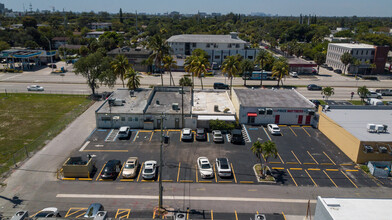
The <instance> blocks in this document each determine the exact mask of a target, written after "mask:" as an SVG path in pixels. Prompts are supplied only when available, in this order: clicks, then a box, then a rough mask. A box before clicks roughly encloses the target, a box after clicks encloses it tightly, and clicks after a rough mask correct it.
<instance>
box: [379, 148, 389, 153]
mask: <svg viewBox="0 0 392 220" xmlns="http://www.w3.org/2000/svg"><path fill="white" fill-rule="evenodd" d="M378 151H379V152H380V153H383V154H386V153H388V149H387V148H386V147H384V146H381V147H378Z"/></svg>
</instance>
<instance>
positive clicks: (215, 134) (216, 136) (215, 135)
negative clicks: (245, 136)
mask: <svg viewBox="0 0 392 220" xmlns="http://www.w3.org/2000/svg"><path fill="white" fill-rule="evenodd" d="M212 140H213V141H214V142H215V143H223V135H222V132H221V131H219V130H213V131H212Z"/></svg>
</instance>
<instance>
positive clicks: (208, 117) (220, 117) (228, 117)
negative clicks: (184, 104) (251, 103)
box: [197, 115, 235, 121]
mask: <svg viewBox="0 0 392 220" xmlns="http://www.w3.org/2000/svg"><path fill="white" fill-rule="evenodd" d="M217 119H218V120H221V121H235V117H234V115H199V116H197V120H198V121H209V120H217Z"/></svg>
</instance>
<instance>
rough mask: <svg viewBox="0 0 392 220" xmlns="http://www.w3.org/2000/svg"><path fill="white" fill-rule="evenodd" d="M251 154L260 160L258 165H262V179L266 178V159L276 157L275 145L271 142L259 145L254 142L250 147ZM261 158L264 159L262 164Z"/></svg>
mask: <svg viewBox="0 0 392 220" xmlns="http://www.w3.org/2000/svg"><path fill="white" fill-rule="evenodd" d="M251 151H252V153H253V154H254V155H255V156H256V157H257V158H258V159H259V160H260V164H261V165H262V169H261V170H262V173H261V175H262V176H263V177H265V176H266V171H267V169H266V168H267V166H268V159H269V158H270V157H271V156H273V157H275V158H276V157H277V156H278V149H277V148H276V144H275V142H273V141H266V142H264V143H260V142H259V141H256V142H255V143H253V145H252V147H251ZM262 158H264V159H265V163H263V161H262Z"/></svg>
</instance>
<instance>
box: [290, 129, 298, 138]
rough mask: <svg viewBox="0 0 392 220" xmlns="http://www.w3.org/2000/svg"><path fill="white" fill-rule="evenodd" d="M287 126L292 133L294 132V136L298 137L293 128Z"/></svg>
mask: <svg viewBox="0 0 392 220" xmlns="http://www.w3.org/2000/svg"><path fill="white" fill-rule="evenodd" d="M289 128H290V130H291V131H292V132H293V134H294V135H295V136H296V137H298V136H297V134H296V133H295V132H294V130H293V129H292V128H291V127H289Z"/></svg>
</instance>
